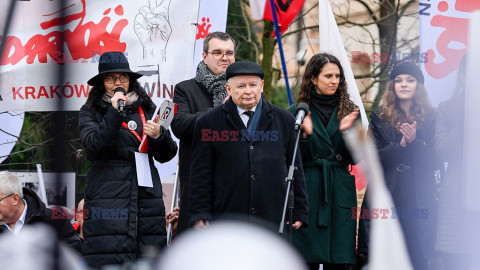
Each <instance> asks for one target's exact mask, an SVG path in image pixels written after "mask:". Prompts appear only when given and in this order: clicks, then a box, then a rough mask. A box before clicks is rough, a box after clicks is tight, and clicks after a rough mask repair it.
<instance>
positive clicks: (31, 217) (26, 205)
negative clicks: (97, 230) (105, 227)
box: [0, 171, 82, 253]
mask: <svg viewBox="0 0 480 270" xmlns="http://www.w3.org/2000/svg"><path fill="white" fill-rule="evenodd" d="M36 223H45V224H48V225H50V226H52V228H53V229H54V230H55V231H56V232H57V235H58V237H59V238H60V239H63V240H64V241H66V243H67V244H68V245H69V246H70V247H72V248H73V249H75V250H77V251H78V252H80V253H81V252H82V244H81V242H80V238H78V236H77V235H76V234H75V231H74V229H73V226H72V224H71V223H70V221H69V220H68V219H65V218H58V217H57V218H55V219H54V218H53V215H52V210H51V209H49V208H46V206H45V204H44V203H43V202H42V200H40V197H38V195H37V194H36V193H35V192H34V191H33V190H31V189H28V188H22V182H21V181H20V179H19V178H18V177H17V176H16V175H15V174H13V173H11V172H8V171H2V172H0V235H1V234H3V233H8V232H10V233H13V234H14V235H15V236H16V235H18V234H19V233H21V230H22V228H23V227H24V226H29V225H33V224H36Z"/></svg>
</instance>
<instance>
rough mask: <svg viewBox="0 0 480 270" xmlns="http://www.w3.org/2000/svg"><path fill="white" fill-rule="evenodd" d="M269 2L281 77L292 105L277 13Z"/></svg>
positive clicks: (271, 2) (273, 5)
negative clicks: (283, 77) (280, 62)
mask: <svg viewBox="0 0 480 270" xmlns="http://www.w3.org/2000/svg"><path fill="white" fill-rule="evenodd" d="M269 1H270V9H271V10H272V16H273V25H275V35H276V36H277V42H278V49H279V50H280V58H281V59H282V68H283V75H284V76H285V84H286V86H287V94H288V103H289V104H290V105H292V104H293V101H292V93H291V91H290V84H289V83H288V75H287V65H286V64H285V56H284V55H283V46H282V36H281V35H280V28H279V27H278V20H277V12H276V8H275V3H274V2H273V0H269Z"/></svg>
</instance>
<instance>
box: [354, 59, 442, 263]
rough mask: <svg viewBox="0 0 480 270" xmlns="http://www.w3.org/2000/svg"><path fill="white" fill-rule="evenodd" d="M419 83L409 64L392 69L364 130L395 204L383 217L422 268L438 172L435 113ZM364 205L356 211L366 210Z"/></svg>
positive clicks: (432, 228)
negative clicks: (396, 227) (395, 225)
mask: <svg viewBox="0 0 480 270" xmlns="http://www.w3.org/2000/svg"><path fill="white" fill-rule="evenodd" d="M423 83H424V77H423V74H422V71H421V70H420V68H418V67H417V66H416V65H415V64H414V63H410V62H403V63H400V64H397V65H395V66H394V67H393V69H392V71H391V73H390V77H389V82H388V84H387V89H386V91H385V93H384V95H383V97H382V101H381V104H380V106H379V107H378V108H377V109H376V110H375V111H374V112H373V113H372V114H371V116H370V120H371V121H370V130H369V132H370V133H371V134H372V135H373V136H374V138H375V141H376V145H377V148H378V151H379V155H380V160H381V163H382V166H383V170H384V174H385V181H386V184H387V187H388V189H389V191H390V193H391V195H392V198H393V201H394V203H395V209H388V211H389V215H390V216H389V218H394V219H399V221H400V224H401V227H402V229H403V233H404V237H405V240H406V244H407V248H408V251H409V255H410V259H411V261H412V264H413V266H414V268H415V269H427V262H428V258H429V257H432V256H433V244H434V239H435V233H436V225H435V224H436V212H437V203H436V200H435V194H436V187H435V186H436V183H435V181H436V179H435V171H436V170H438V169H441V164H440V162H437V161H438V158H437V156H436V153H435V119H436V112H435V110H434V109H433V108H432V107H431V105H430V101H429V100H428V95H427V92H426V90H425V88H424V86H423ZM367 196H368V188H367V194H366V196H365V197H367ZM366 203H367V201H366V200H364V205H363V206H362V208H368V206H367V204H366ZM360 222H361V226H360V230H359V249H360V250H361V251H363V252H365V251H366V250H365V248H366V245H367V242H368V239H366V235H363V232H364V231H363V230H362V229H363V228H364V227H363V226H362V225H364V224H365V222H366V223H368V220H361V221H360ZM367 246H368V245H367ZM362 249H363V250H362Z"/></svg>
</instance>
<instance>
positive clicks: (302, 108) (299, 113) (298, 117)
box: [295, 103, 308, 129]
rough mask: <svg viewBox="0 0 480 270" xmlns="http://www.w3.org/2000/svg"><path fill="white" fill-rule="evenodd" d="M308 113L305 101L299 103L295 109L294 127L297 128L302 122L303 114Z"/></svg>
mask: <svg viewBox="0 0 480 270" xmlns="http://www.w3.org/2000/svg"><path fill="white" fill-rule="evenodd" d="M307 114H308V105H307V104H306V103H299V104H298V105H297V108H296V110H295V129H298V128H299V127H300V126H301V125H302V123H303V119H305V116H307Z"/></svg>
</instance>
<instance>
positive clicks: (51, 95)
mask: <svg viewBox="0 0 480 270" xmlns="http://www.w3.org/2000/svg"><path fill="white" fill-rule="evenodd" d="M198 6H199V0H148V1H147V0H140V1H93V0H68V1H67V4H66V9H65V10H64V13H65V18H64V21H65V23H66V24H65V30H64V34H65V35H64V36H65V39H66V40H65V43H64V46H65V52H64V53H63V54H62V53H61V52H60V51H59V40H60V32H59V31H61V25H60V23H61V20H60V18H59V16H60V14H61V13H60V10H59V7H58V1H47V0H42V1H18V2H17V8H16V13H15V16H14V20H13V22H12V28H11V31H10V35H9V36H8V37H7V46H6V50H5V51H4V53H3V57H2V62H1V63H0V64H1V72H2V73H1V85H0V96H1V98H0V110H2V111H7V110H18V111H53V110H55V109H56V103H57V102H58V101H59V100H63V101H64V108H65V110H69V111H75V110H79V109H80V107H81V106H82V105H83V104H84V103H85V101H86V98H87V95H88V91H89V89H90V86H88V85H87V80H88V79H89V78H91V77H92V76H94V75H95V74H97V73H98V60H99V56H100V54H102V53H103V52H106V51H121V52H124V53H125V55H126V56H127V58H128V61H129V63H130V68H131V69H132V70H133V71H137V72H140V73H142V74H144V76H143V77H142V78H141V79H139V81H140V84H141V85H142V86H143V87H144V88H145V90H146V91H147V92H148V94H149V95H150V96H151V97H152V98H153V100H154V102H155V103H156V104H159V103H160V102H161V101H162V100H163V99H164V98H167V99H171V98H172V97H173V88H174V85H175V84H176V83H178V82H179V81H182V80H185V79H187V78H189V77H190V76H191V70H192V66H193V53H194V44H195V36H196V31H197V27H196V26H195V23H196V22H197V17H198ZM185 7H188V8H185ZM0 9H1V12H0V14H6V12H7V9H8V5H3V6H2V7H1V8H0ZM58 67H61V68H66V71H67V74H66V80H65V81H64V82H57V81H56V76H57V68H58Z"/></svg>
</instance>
